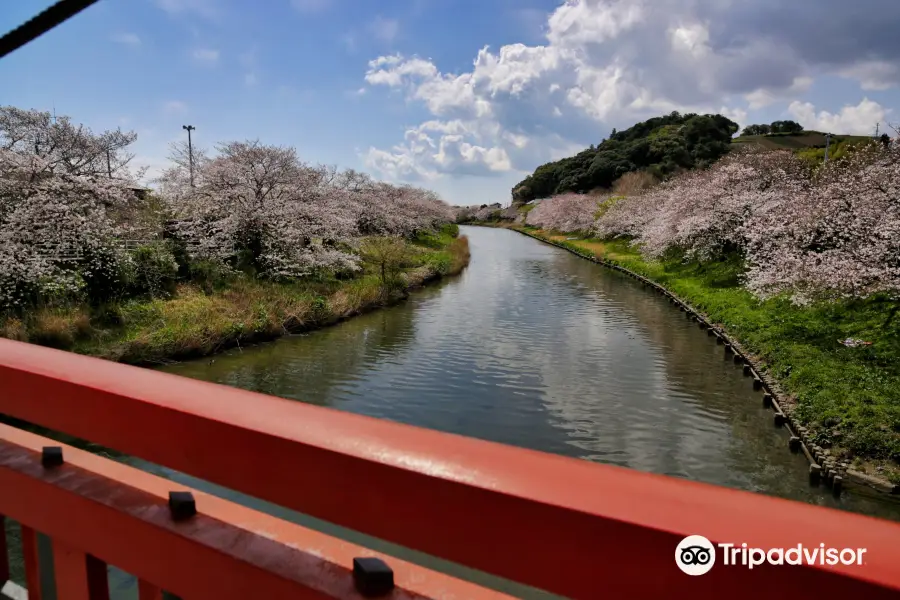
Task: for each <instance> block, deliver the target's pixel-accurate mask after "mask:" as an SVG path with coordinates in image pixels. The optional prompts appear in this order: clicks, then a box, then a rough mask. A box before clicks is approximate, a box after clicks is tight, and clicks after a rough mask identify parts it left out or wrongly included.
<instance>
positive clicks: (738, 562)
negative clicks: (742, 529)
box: [675, 535, 866, 575]
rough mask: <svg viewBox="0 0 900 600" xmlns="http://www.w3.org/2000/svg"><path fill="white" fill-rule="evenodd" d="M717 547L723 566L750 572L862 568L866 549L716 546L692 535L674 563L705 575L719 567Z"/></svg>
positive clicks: (676, 549) (823, 545)
mask: <svg viewBox="0 0 900 600" xmlns="http://www.w3.org/2000/svg"><path fill="white" fill-rule="evenodd" d="M717 547H718V550H719V555H720V558H721V559H722V560H721V562H722V565H723V566H726V567H731V566H741V567H746V568H748V569H753V567H758V566H761V565H764V564H767V563H768V564H770V565H828V566H835V565H837V564H839V563H840V564H842V565H862V564H863V555H864V554H865V553H866V549H865V548H827V547H826V546H825V544H819V545H818V546H804V545H803V544H797V545H796V546H792V547H790V548H770V549H768V550H764V549H762V548H753V547H748V546H747V544H746V543H744V544H732V543H719V544H716V545H713V543H712V542H710V541H709V540H708V539H706V538H705V537H703V536H702V535H689V536H688V537H686V538H684V539H683V540H681V542H680V543H679V544H678V546H677V547H676V548H675V564H677V565H678V568H679V569H681V570H682V572H684V573H687V574H688V575H705V574H706V573H709V571H710V569H712V568H713V565H715V564H716V548H717Z"/></svg>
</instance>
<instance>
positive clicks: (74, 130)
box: [0, 106, 143, 182]
mask: <svg viewBox="0 0 900 600" xmlns="http://www.w3.org/2000/svg"><path fill="white" fill-rule="evenodd" d="M136 140H137V134H136V133H134V132H133V131H129V132H125V131H122V130H121V129H115V130H110V131H104V132H102V133H99V134H95V133H94V132H92V131H91V130H90V129H88V128H87V127H84V126H83V125H76V124H75V123H73V122H72V120H71V119H70V118H69V117H66V116H60V117H55V116H52V115H51V114H50V113H49V112H42V111H37V110H23V109H20V108H15V107H13V106H2V107H0V149H3V150H8V151H12V152H14V153H16V154H21V155H33V156H37V157H38V158H40V159H41V160H40V161H37V162H32V163H30V165H31V167H32V168H40V169H41V171H39V172H35V173H32V176H34V177H36V176H38V174H39V173H54V174H67V175H83V176H95V177H108V178H115V179H121V180H125V181H129V182H135V181H138V180H140V178H141V177H142V175H143V172H142V171H139V172H131V171H130V169H129V164H130V163H131V160H132V158H133V157H134V155H133V154H132V153H130V152H129V151H128V147H129V146H130V145H131V144H133V143H134V142H135V141H136Z"/></svg>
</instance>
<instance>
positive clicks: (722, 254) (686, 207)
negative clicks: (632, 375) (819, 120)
mask: <svg viewBox="0 0 900 600" xmlns="http://www.w3.org/2000/svg"><path fill="white" fill-rule="evenodd" d="M816 158H817V157H816V155H815V154H814V153H810V152H808V151H804V150H800V151H791V150H768V149H766V148H765V147H760V146H757V145H755V144H746V143H744V144H739V145H737V144H736V145H735V147H734V149H733V150H732V151H731V152H729V153H728V154H727V155H725V156H724V157H723V158H721V159H719V160H718V161H717V162H715V163H713V164H712V165H711V166H709V167H707V168H702V169H696V170H687V171H683V172H681V173H679V174H676V175H674V176H671V177H669V178H668V179H666V180H665V181H663V182H662V183H659V182H658V177H657V174H656V173H655V172H653V171H649V172H648V171H646V170H645V171H634V172H629V173H626V174H625V175H624V176H623V177H621V178H620V179H619V180H618V181H617V182H616V184H615V185H614V186H612V189H607V190H596V191H593V192H591V193H589V194H574V193H563V194H557V195H555V196H551V197H550V198H548V199H545V200H543V201H538V202H533V203H529V204H525V205H522V204H518V203H514V204H513V206H512V207H511V208H510V209H506V210H505V211H497V210H494V209H492V210H491V211H490V212H488V211H486V210H485V209H480V210H468V211H466V210H463V211H461V212H460V214H459V222H481V223H485V224H503V225H504V226H511V227H514V228H523V229H527V230H528V231H529V232H530V233H532V234H537V235H538V236H541V237H544V238H547V239H550V240H553V241H555V242H557V243H561V244H563V245H566V246H569V247H572V248H577V249H579V250H580V251H582V252H583V251H585V250H588V251H589V252H592V253H593V254H595V255H596V256H598V257H601V258H606V259H610V260H614V261H616V262H618V263H619V264H621V265H623V266H625V267H627V268H629V269H631V270H633V271H635V272H637V273H640V274H642V275H644V276H646V277H649V278H652V279H653V280H655V281H657V282H659V283H661V284H662V285H664V286H666V287H667V288H668V289H670V290H672V291H673V292H674V293H676V294H678V295H679V296H680V297H682V298H684V299H685V300H686V301H688V302H689V303H690V304H692V305H693V306H695V307H696V308H698V309H699V310H701V311H703V312H704V313H706V314H707V316H708V317H709V318H710V319H711V320H712V321H714V322H716V323H718V324H719V325H720V326H722V327H723V328H724V329H725V330H726V331H728V332H729V333H730V334H731V335H733V336H734V337H735V338H736V339H738V340H739V341H740V342H741V344H742V346H743V347H744V348H745V349H747V350H749V351H750V352H751V353H753V354H755V356H756V357H757V358H758V359H760V360H761V361H762V362H763V364H764V365H765V366H766V368H767V369H768V370H769V372H770V373H771V374H772V375H773V376H774V377H775V378H776V379H777V380H778V381H779V382H780V384H781V386H782V387H783V388H784V390H785V391H786V392H787V394H788V398H787V399H788V401H789V402H791V403H793V404H794V409H795V412H794V414H795V416H796V417H798V418H799V419H800V421H801V422H803V423H804V424H805V425H807V426H808V427H810V428H811V430H812V431H814V432H815V433H814V439H815V441H816V442H817V443H819V444H820V445H822V446H824V447H826V448H831V449H832V453H833V454H836V455H837V456H838V457H839V458H842V459H845V460H849V461H851V462H852V465H853V466H854V468H857V469H859V470H862V471H864V472H868V473H869V474H875V475H879V476H881V477H884V478H887V479H889V480H890V481H892V482H893V483H900V318H898V317H897V313H898V310H900V141H897V140H890V139H885V138H881V139H879V140H877V141H873V140H865V141H862V143H856V144H853V145H848V146H845V147H842V148H841V153H840V155H839V157H838V159H836V160H832V161H830V162H829V163H827V164H823V163H822V161H821V160H815V159H816ZM819 158H821V157H819Z"/></svg>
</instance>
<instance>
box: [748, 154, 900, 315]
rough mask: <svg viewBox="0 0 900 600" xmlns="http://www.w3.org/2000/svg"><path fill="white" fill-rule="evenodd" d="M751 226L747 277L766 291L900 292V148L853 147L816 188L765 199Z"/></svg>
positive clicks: (818, 294) (813, 294)
mask: <svg viewBox="0 0 900 600" xmlns="http://www.w3.org/2000/svg"><path fill="white" fill-rule="evenodd" d="M743 233H744V235H745V236H746V238H747V240H748V249H747V263H748V266H749V269H748V272H747V284H748V287H749V288H750V289H751V290H753V291H754V292H756V293H757V294H759V295H760V296H763V297H766V296H771V295H774V294H779V293H788V294H789V295H790V296H791V297H792V298H793V299H794V300H795V301H797V302H800V303H805V302H809V301H812V300H816V299H821V298H865V297H868V296H871V295H873V294H879V293H885V294H888V295H889V297H892V298H895V299H896V298H898V297H900V148H898V145H897V144H891V145H889V146H887V147H885V146H884V145H882V144H872V145H868V146H865V147H862V148H858V149H855V150H852V151H850V152H848V153H847V154H846V155H845V156H844V158H842V159H841V160H838V161H833V162H832V163H829V164H827V165H825V166H823V167H822V168H821V169H820V170H819V172H818V173H817V174H816V177H815V179H814V181H813V185H812V186H810V187H809V188H807V189H803V190H793V191H792V193H791V194H783V195H781V196H780V197H777V198H771V199H769V200H768V201H767V202H764V203H762V204H761V206H760V208H759V209H758V210H757V211H755V213H754V215H753V217H752V218H751V219H750V220H748V222H747V223H746V224H745V226H744V228H743Z"/></svg>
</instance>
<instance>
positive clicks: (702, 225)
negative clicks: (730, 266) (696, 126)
mask: <svg viewBox="0 0 900 600" xmlns="http://www.w3.org/2000/svg"><path fill="white" fill-rule="evenodd" d="M807 171H808V169H807V167H806V165H805V164H804V163H803V162H802V161H800V160H799V159H797V158H796V157H794V155H793V154H792V153H790V152H787V151H783V152H782V151H777V152H767V151H762V150H758V149H753V148H751V149H746V150H737V151H734V152H733V153H732V154H731V155H730V156H728V157H726V158H724V159H722V160H720V161H719V162H718V163H716V164H714V165H713V166H712V167H710V168H709V169H704V170H696V171H689V172H687V173H684V174H682V175H681V176H679V177H676V178H674V179H672V180H670V181H668V182H666V183H663V184H662V185H660V186H657V187H655V188H652V189H651V190H649V191H646V192H644V193H641V194H638V195H636V196H630V197H627V198H625V199H622V200H621V201H618V202H616V203H615V205H614V206H610V207H609V209H608V210H607V211H606V212H605V213H604V214H603V216H602V217H601V218H600V219H599V221H598V223H597V225H596V227H595V230H596V231H597V233H598V234H599V235H601V236H603V237H611V236H616V235H624V236H628V237H631V238H633V239H634V241H635V243H636V244H637V245H639V246H640V248H641V250H642V252H643V253H644V254H645V255H646V256H647V257H648V258H653V259H655V258H660V257H662V256H663V255H664V254H666V253H668V252H672V251H678V252H681V253H682V254H684V255H685V256H686V258H688V259H692V260H700V261H707V260H717V259H719V258H722V257H723V256H725V255H727V254H729V253H731V252H735V251H737V252H742V251H743V250H744V249H745V246H746V243H745V240H744V237H743V235H744V234H743V229H742V225H743V224H744V223H745V221H746V220H747V219H748V218H749V217H750V216H751V215H752V214H753V212H754V210H756V208H757V207H759V206H761V205H762V204H764V203H765V202H767V201H770V200H771V199H772V198H778V197H781V195H784V194H788V195H790V194H792V193H795V192H797V191H798V190H802V189H803V188H804V187H805V186H807V185H808V179H809V177H808V172H807Z"/></svg>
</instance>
